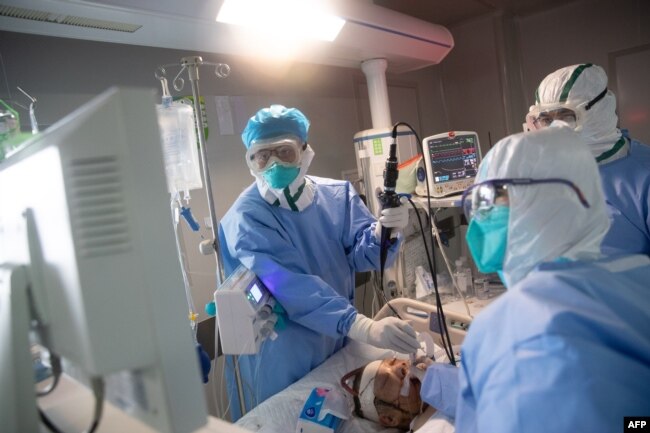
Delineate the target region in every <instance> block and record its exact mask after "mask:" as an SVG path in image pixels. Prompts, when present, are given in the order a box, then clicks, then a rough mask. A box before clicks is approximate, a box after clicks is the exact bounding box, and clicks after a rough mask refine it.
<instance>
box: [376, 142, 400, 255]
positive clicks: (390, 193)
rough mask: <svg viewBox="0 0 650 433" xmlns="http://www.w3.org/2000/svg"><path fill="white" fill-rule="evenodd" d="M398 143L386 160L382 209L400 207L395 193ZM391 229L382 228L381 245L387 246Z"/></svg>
mask: <svg viewBox="0 0 650 433" xmlns="http://www.w3.org/2000/svg"><path fill="white" fill-rule="evenodd" d="M396 154H397V143H395V142H393V143H392V144H391V145H390V150H389V154H388V158H387V159H386V166H385V167H384V191H383V192H380V193H379V194H378V195H377V198H378V199H379V203H381V208H382V210H383V209H388V208H393V207H399V205H400V198H399V195H398V194H397V193H396V192H395V187H396V186H397V178H398V177H399V169H398V168H397V165H398V163H397V155H396ZM390 232H391V229H390V228H387V227H382V228H381V244H380V245H382V246H383V245H387V244H386V241H387V239H390Z"/></svg>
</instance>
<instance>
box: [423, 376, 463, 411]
mask: <svg viewBox="0 0 650 433" xmlns="http://www.w3.org/2000/svg"><path fill="white" fill-rule="evenodd" d="M420 397H421V398H422V400H423V401H425V402H426V403H428V404H429V405H430V406H432V407H434V408H436V409H437V410H439V411H440V412H442V413H444V414H445V415H447V416H449V417H451V418H453V417H455V416H456V401H457V400H458V368H456V367H454V366H453V365H449V364H433V365H430V366H429V368H427V372H426V374H425V375H424V380H423V381H422V387H421V388H420Z"/></svg>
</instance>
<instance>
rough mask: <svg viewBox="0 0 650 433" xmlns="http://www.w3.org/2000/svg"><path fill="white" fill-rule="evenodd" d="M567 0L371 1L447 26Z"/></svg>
mask: <svg viewBox="0 0 650 433" xmlns="http://www.w3.org/2000/svg"><path fill="white" fill-rule="evenodd" d="M571 1H575V0H374V1H373V3H374V4H376V5H377V6H383V7H385V8H388V9H392V10H394V11H397V12H401V13H403V14H406V15H410V16H413V17H416V18H419V19H421V20H424V21H429V22H432V23H435V24H441V25H444V26H448V27H449V26H453V25H455V24H459V23H462V22H464V21H468V20H472V19H474V18H478V17H480V16H482V15H486V14H490V13H495V12H510V13H512V14H513V15H528V14H531V13H535V12H539V11H542V10H547V9H551V8H554V7H557V6H560V5H564V4H567V3H570V2H571Z"/></svg>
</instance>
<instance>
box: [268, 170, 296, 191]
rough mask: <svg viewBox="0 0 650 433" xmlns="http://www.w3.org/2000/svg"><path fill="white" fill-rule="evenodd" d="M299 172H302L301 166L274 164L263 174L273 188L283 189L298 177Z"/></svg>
mask: <svg viewBox="0 0 650 433" xmlns="http://www.w3.org/2000/svg"><path fill="white" fill-rule="evenodd" d="M298 173H300V167H286V166H284V165H280V164H273V165H272V166H271V167H269V168H268V169H266V170H265V171H264V172H263V173H262V176H264V180H266V183H268V184H269V186H270V187H271V188H275V189H282V188H286V187H287V186H289V184H290V183H291V182H293V181H294V180H295V179H296V177H298Z"/></svg>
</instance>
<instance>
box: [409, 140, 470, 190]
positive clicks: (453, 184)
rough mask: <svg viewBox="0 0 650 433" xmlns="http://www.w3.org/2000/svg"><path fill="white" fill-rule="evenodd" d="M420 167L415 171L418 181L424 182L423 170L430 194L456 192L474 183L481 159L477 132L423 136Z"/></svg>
mask: <svg viewBox="0 0 650 433" xmlns="http://www.w3.org/2000/svg"><path fill="white" fill-rule="evenodd" d="M422 147H423V150H424V168H423V169H421V170H418V172H417V177H418V179H417V180H418V184H419V185H421V184H424V188H418V189H417V191H418V192H419V191H423V192H424V194H421V195H426V184H425V176H424V170H426V175H427V176H426V177H427V179H428V183H429V194H430V195H431V197H445V196H448V195H451V194H458V193H460V192H462V191H464V190H465V189H466V188H468V187H470V186H471V185H472V184H473V183H474V178H475V177H476V174H477V170H478V165H479V163H480V162H481V148H480V147H479V142H478V135H477V134H476V132H470V131H450V132H445V133H442V134H436V135H432V136H430V137H426V138H425V139H424V140H423V141H422Z"/></svg>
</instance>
